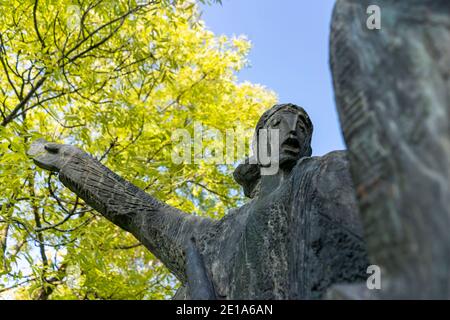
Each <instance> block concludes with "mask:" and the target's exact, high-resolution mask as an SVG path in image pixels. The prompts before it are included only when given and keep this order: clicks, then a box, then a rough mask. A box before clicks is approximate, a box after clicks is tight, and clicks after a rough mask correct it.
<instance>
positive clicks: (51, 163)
mask: <svg viewBox="0 0 450 320" xmlns="http://www.w3.org/2000/svg"><path fill="white" fill-rule="evenodd" d="M82 153H83V152H82V151H81V150H80V149H78V148H77V147H74V146H71V145H68V144H59V143H53V142H48V141H46V140H45V139H37V140H36V141H34V142H33V143H32V144H31V146H30V149H29V150H28V152H27V154H28V156H29V157H30V158H32V159H33V161H34V163H36V165H38V166H39V167H41V168H43V169H46V170H49V171H54V172H59V171H60V170H61V168H62V167H63V166H64V165H65V164H66V163H67V162H68V161H69V160H72V161H73V160H74V159H76V158H78V157H76V156H77V155H78V156H80V155H81V154H82Z"/></svg>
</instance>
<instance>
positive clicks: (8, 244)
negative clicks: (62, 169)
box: [0, 0, 275, 299]
mask: <svg viewBox="0 0 450 320" xmlns="http://www.w3.org/2000/svg"><path fill="white" fill-rule="evenodd" d="M249 48H250V44H249V42H248V41H247V40H246V39H245V38H243V37H236V38H227V37H225V36H215V35H214V34H213V33H212V32H211V31H208V30H207V29H206V27H205V25H204V23H203V22H202V21H201V19H200V14H199V9H198V6H197V4H196V3H195V2H193V1H187V0H179V1H168V0H160V1H156V0H155V1H135V0H120V1H102V0H73V1H70V0H39V1H38V0H35V1H33V0H7V1H6V0H0V296H3V297H6V298H8V297H9V298H14V297H15V298H24V299H164V298H167V297H169V296H170V295H172V294H173V292H174V288H176V286H177V282H176V280H175V279H174V278H173V277H172V276H170V275H169V273H168V272H167V270H166V269H165V268H164V267H163V266H162V265H161V263H160V262H159V261H158V260H157V259H155V258H154V257H153V256H152V255H151V253H149V252H148V251H147V250H146V249H145V248H143V247H142V246H141V245H140V244H139V243H138V242H137V240H136V239H134V237H133V236H131V235H130V234H128V233H126V232H124V231H122V230H121V229H119V228H118V227H116V226H114V225H113V224H111V223H110V222H108V221H107V220H106V219H104V218H102V217H101V216H100V215H99V214H98V213H97V212H95V211H93V210H92V209H91V208H89V207H88V206H87V205H85V204H84V203H83V201H82V200H81V199H79V198H77V197H76V196H75V195H74V194H73V193H72V192H70V191H69V190H67V189H66V188H64V186H62V185H61V184H60V183H59V182H58V180H57V178H56V177H55V176H53V175H51V174H49V173H48V172H45V171H42V170H39V169H37V168H36V166H35V165H34V164H33V163H32V161H31V160H30V159H28V158H27V156H26V153H25V152H26V150H27V148H28V146H29V144H30V142H31V141H32V140H34V139H36V138H39V137H44V138H46V139H47V140H50V141H56V142H63V143H71V144H75V145H78V146H79V147H81V148H82V149H84V150H85V151H87V152H89V153H91V154H92V155H93V156H95V157H97V159H99V160H100V161H102V162H103V163H104V164H105V165H107V166H108V167H109V168H111V169H112V170H113V171H115V172H117V173H118V174H120V175H122V176H123V177H124V178H126V179H128V180H130V181H131V182H133V183H135V184H136V185H138V186H139V187H141V188H143V189H144V190H145V191H147V192H149V193H150V194H152V195H153V196H155V197H157V198H159V199H160V200H163V201H166V202H167V203H169V204H171V205H173V206H176V207H178V208H180V209H182V210H184V211H185V212H187V213H189V214H199V215H208V216H211V217H216V218H219V217H221V216H222V215H223V214H224V213H225V211H226V208H227V207H232V206H235V205H236V204H237V203H238V202H239V201H241V200H242V195H241V193H240V191H239V188H238V186H237V185H236V184H235V183H234V182H233V181H232V179H231V175H230V173H231V170H232V169H233V168H232V166H231V165H224V166H217V165H215V164H212V163H208V162H204V161H203V162H201V163H199V164H174V163H173V162H172V160H171V151H172V142H171V134H172V132H173V131H174V129H177V128H186V129H188V130H190V132H192V128H193V123H194V122H196V121H200V122H201V123H202V124H203V125H204V126H207V127H211V128H216V129H218V130H219V131H221V132H222V133H223V136H225V134H224V133H225V130H226V129H229V128H233V127H235V126H241V127H244V128H251V127H253V125H254V123H255V121H256V119H257V118H258V115H259V114H260V112H261V111H262V109H264V108H265V107H267V106H269V105H272V104H273V103H275V95H274V94H273V93H272V92H270V91H268V90H267V89H265V88H264V87H261V86H259V85H254V84H251V83H238V81H237V78H236V75H235V74H236V72H237V71H239V70H240V69H241V68H243V67H245V66H246V65H247V64H248V62H247V60H246V55H247V53H248V51H249ZM214 143H217V142H215V141H213V140H211V139H210V140H208V141H205V145H206V146H208V145H209V146H212V147H213V146H214Z"/></svg>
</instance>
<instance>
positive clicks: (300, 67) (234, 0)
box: [202, 0, 345, 156]
mask: <svg viewBox="0 0 450 320" xmlns="http://www.w3.org/2000/svg"><path fill="white" fill-rule="evenodd" d="M334 2H335V1H334V0H320V1H317V0H222V5H220V4H212V5H202V11H203V14H202V19H203V20H204V21H205V23H206V26H207V28H208V29H209V30H211V31H213V32H214V33H215V34H217V35H221V34H225V35H227V36H233V35H241V34H243V35H246V36H247V37H248V39H249V40H250V41H251V43H252V49H251V51H250V55H249V60H250V63H251V67H250V68H247V69H244V70H243V71H241V72H240V73H238V79H239V81H245V80H248V81H250V82H252V83H259V84H262V85H264V86H266V87H268V88H269V89H272V90H274V91H275V92H276V93H277V95H278V99H279V102H280V103H288V102H291V103H295V104H297V105H300V106H302V107H303V108H305V110H306V111H307V112H308V114H309V115H310V117H311V119H312V122H313V124H314V134H313V140H312V148H313V155H318V156H320V155H324V154H326V153H328V152H330V151H333V150H342V149H345V145H344V142H343V138H342V134H341V130H340V126H339V122H338V117H337V113H336V107H335V103H334V95H333V88H332V80H331V73H330V68H329V63H328V60H329V58H328V52H329V50H328V49H329V45H328V41H329V27H330V21H331V14H332V9H333V4H334ZM267 107H268V108H269V107H270V106H267ZM256 121H257V119H255V123H256Z"/></svg>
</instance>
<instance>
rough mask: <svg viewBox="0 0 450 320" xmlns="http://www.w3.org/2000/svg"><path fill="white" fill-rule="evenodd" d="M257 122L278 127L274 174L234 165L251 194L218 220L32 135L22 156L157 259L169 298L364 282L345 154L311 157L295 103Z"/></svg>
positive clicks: (287, 293) (283, 292) (308, 295)
mask: <svg viewBox="0 0 450 320" xmlns="http://www.w3.org/2000/svg"><path fill="white" fill-rule="evenodd" d="M264 128H266V129H267V128H269V129H278V130H279V131H278V132H279V146H280V149H279V150H278V151H279V170H278V172H277V173H276V174H273V175H261V164H260V163H258V162H257V163H253V164H252V163H250V162H249V161H246V162H244V163H243V164H241V165H240V166H239V167H238V168H237V169H236V171H235V173H234V177H235V179H236V181H237V182H238V183H239V184H240V185H242V187H243V188H244V192H245V194H246V195H247V196H248V197H250V198H251V200H250V201H249V202H248V203H246V204H245V205H243V206H242V207H240V208H235V209H231V210H230V211H229V213H228V214H227V215H225V216H224V217H223V218H222V219H221V220H212V219H210V218H205V217H198V216H192V215H189V214H186V213H184V212H181V211H180V210H178V209H176V208H173V207H170V206H168V205H166V204H164V203H162V202H160V201H158V200H156V199H154V198H153V197H151V196H150V195H149V194H147V193H145V192H144V191H142V190H140V189H139V188H137V187H136V186H134V185H132V184H131V183H129V182H127V181H125V180H124V179H122V178H121V177H119V176H118V175H116V174H115V173H114V172H112V171H110V170H109V169H108V168H106V167H105V166H103V165H102V164H101V163H100V162H98V161H97V160H95V159H94V158H92V157H91V156H89V155H88V154H86V153H84V152H83V151H81V150H80V149H78V148H76V147H74V146H70V145H61V144H55V143H49V142H46V141H45V140H42V139H40V140H37V141H35V142H34V143H33V144H32V146H31V148H30V151H29V154H30V155H31V156H32V157H33V159H34V161H35V163H36V164H37V165H39V166H40V167H42V168H44V169H47V170H51V171H55V172H59V178H60V180H61V181H62V183H63V184H64V185H65V186H67V187H68V188H69V189H70V190H72V191H73V192H75V193H76V194H77V195H78V196H79V197H81V198H82V199H84V200H85V201H86V203H87V204H89V205H90V206H92V207H93V208H94V209H96V210H97V211H98V212H100V213H101V214H103V215H104V216H105V217H106V218H107V219H109V220H110V221H112V222H113V223H115V224H116V225H118V226H120V227H121V228H123V229H124V230H126V231H129V232H131V233H132V234H133V235H134V236H135V237H136V238H137V239H138V240H139V241H140V242H142V243H143V244H144V245H145V247H146V248H148V249H149V250H150V251H151V252H152V253H153V254H154V255H155V256H156V257H158V258H159V259H160V260H161V261H162V262H163V263H164V264H165V265H166V266H167V267H168V269H169V270H170V271H171V272H172V273H173V274H174V275H175V276H176V277H177V278H178V279H179V280H180V281H181V282H182V286H181V287H180V289H179V290H178V292H177V294H176V296H175V298H178V299H191V298H194V299H317V298H321V297H322V296H323V294H324V292H325V290H326V289H327V288H328V287H329V286H330V285H332V284H335V283H341V282H345V283H348V282H354V281H357V280H365V278H366V277H367V275H366V268H367V266H368V262H367V258H366V252H365V245H364V241H363V239H362V229H361V225H360V223H359V220H358V209H357V204H356V200H355V196H354V189H353V184H352V180H351V178H350V173H349V168H348V160H347V158H346V153H345V152H344V151H335V152H331V153H329V154H327V155H324V156H322V157H311V153H312V150H311V145H310V144H311V137H312V132H313V125H312V123H311V120H310V119H309V116H308V114H307V113H306V111H305V110H304V109H303V108H301V107H298V106H296V105H293V104H282V105H275V106H274V107H272V108H271V109H269V110H268V111H266V112H265V113H264V114H263V115H262V117H261V119H260V120H259V122H258V124H257V126H256V134H258V132H259V130H260V129H264Z"/></svg>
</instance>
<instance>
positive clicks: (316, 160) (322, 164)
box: [294, 150, 349, 176]
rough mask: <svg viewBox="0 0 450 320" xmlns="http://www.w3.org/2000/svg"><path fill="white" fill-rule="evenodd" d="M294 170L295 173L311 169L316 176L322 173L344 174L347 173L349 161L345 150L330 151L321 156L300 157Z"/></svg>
mask: <svg viewBox="0 0 450 320" xmlns="http://www.w3.org/2000/svg"><path fill="white" fill-rule="evenodd" d="M294 170H295V171H296V172H297V173H305V172H310V171H313V172H314V173H315V174H314V175H318V176H323V175H328V174H332V175H345V176H347V175H348V173H349V161H348V157H347V151H345V150H337V151H331V152H329V153H327V154H325V155H323V156H314V157H305V158H301V159H300V160H299V161H298V162H297V164H296V166H295V168H294Z"/></svg>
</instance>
